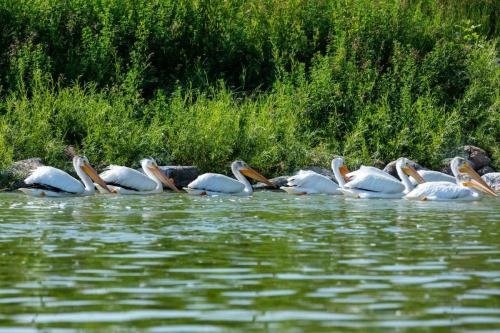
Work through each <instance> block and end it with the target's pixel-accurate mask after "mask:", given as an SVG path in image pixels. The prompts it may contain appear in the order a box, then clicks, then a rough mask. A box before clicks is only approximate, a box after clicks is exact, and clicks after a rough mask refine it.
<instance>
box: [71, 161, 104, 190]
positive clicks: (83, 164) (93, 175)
mask: <svg viewBox="0 0 500 333" xmlns="http://www.w3.org/2000/svg"><path fill="white" fill-rule="evenodd" d="M73 166H74V167H75V170H82V171H83V172H84V173H85V174H86V175H87V176H89V177H90V179H92V181H93V182H94V183H96V184H98V185H99V186H101V187H102V188H103V189H104V190H105V191H107V192H109V193H111V190H110V189H109V188H108V185H106V182H104V180H103V179H102V178H101V177H100V176H99V174H98V173H97V171H95V169H94V168H93V167H92V165H90V162H89V159H88V158H87V157H86V156H78V155H75V156H74V157H73Z"/></svg>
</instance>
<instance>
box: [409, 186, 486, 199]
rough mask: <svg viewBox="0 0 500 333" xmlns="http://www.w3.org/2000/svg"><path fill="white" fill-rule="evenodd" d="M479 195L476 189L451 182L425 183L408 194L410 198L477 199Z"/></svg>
mask: <svg viewBox="0 0 500 333" xmlns="http://www.w3.org/2000/svg"><path fill="white" fill-rule="evenodd" d="M477 197H478V194H477V193H475V192H474V191H472V190H470V189H468V188H466V187H463V186H459V185H457V184H452V183H450V182H430V183H423V184H420V185H418V186H417V187H416V188H414V189H413V190H412V191H411V192H410V193H408V194H407V195H406V198H408V199H420V200H454V199H475V198H477Z"/></svg>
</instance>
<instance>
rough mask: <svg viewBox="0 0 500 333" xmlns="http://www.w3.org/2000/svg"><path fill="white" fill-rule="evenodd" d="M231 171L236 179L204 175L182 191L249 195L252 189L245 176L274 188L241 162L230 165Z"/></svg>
mask: <svg viewBox="0 0 500 333" xmlns="http://www.w3.org/2000/svg"><path fill="white" fill-rule="evenodd" d="M231 171H232V172H233V175H234V176H235V177H236V179H234V178H231V177H228V176H224V175H221V174H218V173H204V174H203V175H201V176H198V178H196V179H195V180H193V181H192V182H191V183H189V184H188V186H187V187H184V190H186V191H187V192H188V193H189V194H193V195H221V194H229V195H240V196H244V195H251V194H252V193H253V188H252V185H251V184H250V182H249V181H248V180H247V179H246V178H245V176H247V177H251V178H253V179H255V180H258V181H260V182H263V183H265V184H267V185H270V186H275V185H274V184H273V183H271V182H270V181H269V180H268V179H267V178H266V177H264V176H262V175H261V174H260V173H258V172H257V171H255V170H254V169H252V168H250V167H249V166H248V165H247V164H246V163H245V162H243V161H234V162H233V163H231Z"/></svg>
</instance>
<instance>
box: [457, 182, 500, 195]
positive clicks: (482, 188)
mask: <svg viewBox="0 0 500 333" xmlns="http://www.w3.org/2000/svg"><path fill="white" fill-rule="evenodd" d="M462 185H463V186H467V187H472V188H474V189H476V190H478V191H481V192H483V193H486V194H489V195H491V196H494V197H496V196H497V194H496V193H495V191H493V189H492V188H491V187H489V186H488V185H486V186H484V185H483V184H482V183H480V182H478V181H476V180H475V179H471V180H468V181H464V182H462Z"/></svg>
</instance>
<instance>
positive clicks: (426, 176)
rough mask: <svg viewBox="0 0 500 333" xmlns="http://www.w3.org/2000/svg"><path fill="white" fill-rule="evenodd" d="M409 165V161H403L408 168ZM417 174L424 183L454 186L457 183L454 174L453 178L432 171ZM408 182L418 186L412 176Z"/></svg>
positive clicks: (419, 171)
mask: <svg viewBox="0 0 500 333" xmlns="http://www.w3.org/2000/svg"><path fill="white" fill-rule="evenodd" d="M405 159H406V158H405ZM399 160H400V159H398V161H399ZM398 161H396V168H397V163H398ZM411 163H412V161H411V160H409V159H406V161H405V165H406V166H410V165H411ZM412 170H415V169H414V168H413V167H412ZM417 173H418V174H419V175H420V176H421V177H422V178H423V180H424V181H425V182H449V183H454V184H456V183H457V180H456V178H455V176H456V174H453V176H450V175H448V174H446V173H444V172H439V171H434V170H418V171H417ZM398 175H399V172H398ZM400 178H401V176H400ZM402 180H403V179H401V181H402ZM410 181H411V183H412V184H413V185H417V184H419V182H418V181H417V180H416V179H415V178H414V177H413V176H410Z"/></svg>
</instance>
